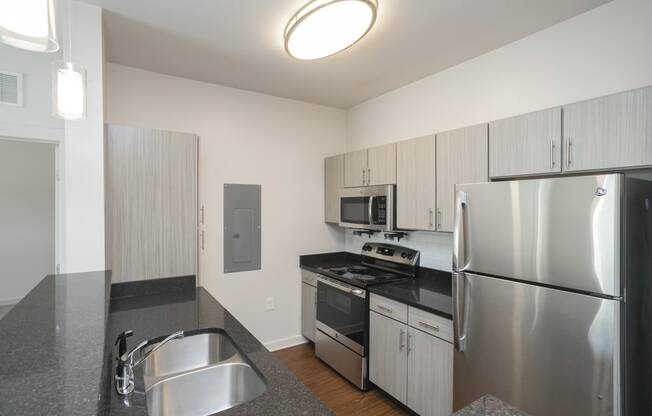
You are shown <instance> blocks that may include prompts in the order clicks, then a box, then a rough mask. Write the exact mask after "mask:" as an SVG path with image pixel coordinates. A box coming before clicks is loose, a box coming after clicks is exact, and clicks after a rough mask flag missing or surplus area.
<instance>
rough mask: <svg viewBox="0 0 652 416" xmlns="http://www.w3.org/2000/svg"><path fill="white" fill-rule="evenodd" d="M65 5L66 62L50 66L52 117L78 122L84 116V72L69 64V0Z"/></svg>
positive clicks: (70, 14) (80, 67) (70, 33)
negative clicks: (66, 16) (66, 7)
mask: <svg viewBox="0 0 652 416" xmlns="http://www.w3.org/2000/svg"><path fill="white" fill-rule="evenodd" d="M67 5H68V25H67V26H68V51H67V52H68V61H65V60H64V61H57V62H53V64H52V115H54V116H55V117H59V118H62V119H65V120H79V119H81V118H83V117H85V116H86V70H85V69H84V68H83V67H82V66H80V65H77V64H74V63H73V62H71V61H72V11H71V6H72V4H71V0H68V2H67ZM64 52H65V51H64Z"/></svg>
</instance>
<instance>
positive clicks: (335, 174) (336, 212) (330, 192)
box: [324, 154, 344, 224]
mask: <svg viewBox="0 0 652 416" xmlns="http://www.w3.org/2000/svg"><path fill="white" fill-rule="evenodd" d="M343 187H344V155H343V154H342V155H336V156H331V157H327V158H325V159H324V219H325V221H326V222H329V223H335V224H338V223H339V222H340V190H341V189H342V188H343Z"/></svg>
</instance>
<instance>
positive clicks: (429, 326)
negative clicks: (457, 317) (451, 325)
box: [419, 321, 439, 332]
mask: <svg viewBox="0 0 652 416" xmlns="http://www.w3.org/2000/svg"><path fill="white" fill-rule="evenodd" d="M419 325H421V326H423V327H426V328H428V329H432V330H433V331H435V332H439V326H437V325H432V324H429V323H428V322H423V321H419Z"/></svg>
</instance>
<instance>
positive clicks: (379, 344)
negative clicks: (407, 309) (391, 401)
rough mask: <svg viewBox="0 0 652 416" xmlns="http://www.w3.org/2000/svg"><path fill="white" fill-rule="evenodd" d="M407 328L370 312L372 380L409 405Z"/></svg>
mask: <svg viewBox="0 0 652 416" xmlns="http://www.w3.org/2000/svg"><path fill="white" fill-rule="evenodd" d="M406 342H407V325H405V324H402V323H400V322H398V321H395V320H393V319H391V318H387V317H384V316H383V315H380V314H378V313H376V312H374V311H369V379H370V380H371V381H372V382H373V383H374V384H376V385H377V386H378V387H380V388H381V389H383V390H384V391H385V392H387V393H389V394H390V395H392V396H393V397H394V398H395V399H396V400H398V401H400V402H401V403H404V404H405V403H407V402H406V397H407V346H406Z"/></svg>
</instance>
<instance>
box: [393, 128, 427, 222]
mask: <svg viewBox="0 0 652 416" xmlns="http://www.w3.org/2000/svg"><path fill="white" fill-rule="evenodd" d="M434 209H435V138H434V136H425V137H419V138H417V139H412V140H406V141H403V142H399V143H398V144H397V145H396V225H397V227H398V228H403V229H408V230H430V231H432V230H434V229H435V222H434Z"/></svg>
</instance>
